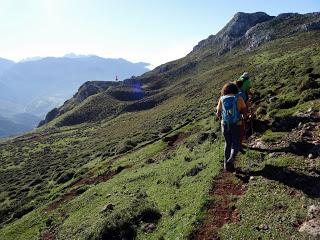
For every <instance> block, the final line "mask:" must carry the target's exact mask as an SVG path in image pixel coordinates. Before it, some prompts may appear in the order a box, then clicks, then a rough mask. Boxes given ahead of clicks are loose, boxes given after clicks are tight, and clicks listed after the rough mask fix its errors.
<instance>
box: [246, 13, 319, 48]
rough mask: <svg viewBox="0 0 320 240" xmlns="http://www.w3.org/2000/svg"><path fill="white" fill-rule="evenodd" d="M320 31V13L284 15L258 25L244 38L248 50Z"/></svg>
mask: <svg viewBox="0 0 320 240" xmlns="http://www.w3.org/2000/svg"><path fill="white" fill-rule="evenodd" d="M319 29H320V13H309V14H298V13H283V14H280V15H279V16H277V17H275V18H273V19H271V20H270V21H267V22H263V23H260V24H257V25H256V26H254V27H252V28H251V29H249V30H248V31H247V32H246V33H245V36H244V41H243V42H245V45H246V46H247V50H251V49H254V48H256V47H258V46H260V45H261V44H262V43H265V42H268V41H271V40H273V39H277V38H281V37H285V36H289V35H292V34H294V33H297V32H305V31H313V30H319Z"/></svg>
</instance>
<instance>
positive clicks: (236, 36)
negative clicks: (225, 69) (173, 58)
mask: <svg viewBox="0 0 320 240" xmlns="http://www.w3.org/2000/svg"><path fill="white" fill-rule="evenodd" d="M272 18H273V17H272V16H269V15H268V14H266V13H264V12H256V13H243V12H239V13H236V14H235V15H234V17H233V18H232V19H231V21H230V22H229V23H228V24H227V25H226V26H225V27H224V28H223V29H222V30H221V31H219V32H218V33H217V34H216V35H211V36H209V37H208V38H207V39H205V40H203V41H201V42H199V43H198V45H197V46H195V47H194V48H193V51H197V50H199V49H201V48H203V47H207V46H211V47H214V46H215V45H216V46H218V54H223V53H224V52H225V51H227V50H229V49H230V48H233V47H234V46H236V45H238V44H239V41H240V40H241V38H242V37H243V36H244V35H245V33H246V32H247V31H248V30H249V29H250V28H252V27H253V26H255V25H256V24H258V23H262V22H265V21H269V20H270V19H272Z"/></svg>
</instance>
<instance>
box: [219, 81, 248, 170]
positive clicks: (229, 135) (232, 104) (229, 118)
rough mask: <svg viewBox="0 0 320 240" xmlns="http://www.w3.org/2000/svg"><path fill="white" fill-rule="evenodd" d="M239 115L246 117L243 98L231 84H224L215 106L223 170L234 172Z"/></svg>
mask: <svg viewBox="0 0 320 240" xmlns="http://www.w3.org/2000/svg"><path fill="white" fill-rule="evenodd" d="M241 115H242V116H243V118H245V117H246V115H247V107H246V104H245V102H244V100H243V98H242V97H241V96H240V95H239V94H238V87H237V85H235V84H233V83H231V82H230V83H226V84H225V85H224V86H223V88H222V90H221V97H220V99H219V102H218V106H217V113H216V117H217V119H221V128H222V133H223V136H224V139H225V145H224V169H225V170H227V171H231V172H233V171H234V161H235V158H236V156H237V154H238V152H239V147H240V124H241Z"/></svg>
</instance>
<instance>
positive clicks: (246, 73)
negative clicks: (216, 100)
mask: <svg viewBox="0 0 320 240" xmlns="http://www.w3.org/2000/svg"><path fill="white" fill-rule="evenodd" d="M241 77H244V78H248V77H249V73H248V72H244V73H243V74H242V75H241Z"/></svg>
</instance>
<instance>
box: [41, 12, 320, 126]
mask: <svg viewBox="0 0 320 240" xmlns="http://www.w3.org/2000/svg"><path fill="white" fill-rule="evenodd" d="M297 18H298V20H299V21H298V22H297V23H296V24H292V22H294V21H297ZM286 21H288V24H289V25H290V24H291V25H290V27H287V28H286V29H282V26H280V27H278V25H279V24H283V23H284V22H286ZM272 25H273V26H275V27H276V28H277V29H278V28H280V29H279V30H278V31H272V27H271V26H272ZM309 25H310V26H315V27H314V28H309V29H308V28H307V27H306V26H309ZM318 25H319V26H318ZM270 29H271V30H270ZM318 29H320V13H316V12H315V13H310V14H297V13H290V14H289V13H284V14H280V15H278V16H276V17H274V16H269V15H268V14H266V13H264V12H256V13H243V12H239V13H236V14H235V15H234V17H233V18H232V19H231V20H230V21H229V22H228V23H227V25H226V26H225V27H224V28H222V30H220V31H219V32H218V33H217V34H216V35H211V36H209V37H208V38H207V39H206V40H203V41H201V42H200V43H198V45H197V46H196V47H195V48H194V49H193V50H192V51H191V52H190V53H189V54H188V55H187V56H186V57H185V59H188V57H189V56H190V57H192V56H193V55H196V54H198V53H199V52H201V51H202V50H203V49H204V50H207V48H208V46H209V47H210V48H211V50H210V51H213V54H217V56H221V55H222V54H226V53H227V52H229V51H230V50H231V49H232V48H236V47H240V46H244V47H245V48H246V50H247V51H250V50H253V49H255V48H257V47H258V46H259V45H261V44H262V43H265V42H268V41H271V40H274V39H277V38H281V37H284V36H287V35H288V34H289V35H290V34H294V33H297V32H304V31H313V30H318ZM211 54H212V53H211ZM182 59H184V58H182ZM178 61H179V60H176V61H172V62H170V63H167V64H163V65H161V66H159V67H157V68H156V69H154V70H152V71H150V72H147V73H145V74H143V75H141V76H139V77H133V78H131V79H125V80H124V81H123V85H127V86H128V87H130V85H132V84H141V85H143V86H144V88H143V89H142V91H144V89H150V90H151V89H152V90H157V89H160V88H161V86H160V85H159V86H156V84H155V83H156V82H161V84H162V85H164V84H166V83H165V80H164V78H166V77H174V75H175V74H180V72H186V71H191V69H194V68H195V66H196V65H197V62H196V61H194V60H193V61H189V62H188V60H187V62H186V63H185V64H184V65H182V66H180V67H179V69H176V70H174V63H175V62H178ZM170 65H172V66H171V67H170ZM170 71H171V73H169V72H170ZM159 73H162V74H163V75H165V74H167V75H168V76H164V77H160V78H159V79H157V80H156V81H155V79H154V77H152V74H159ZM168 73H169V74H168ZM150 76H151V77H150ZM149 83H150V84H153V85H154V86H155V87H151V86H150V84H149ZM148 84H149V86H148ZM147 86H148V87H147ZM83 87H85V86H83ZM115 87H116V86H115ZM81 88H82V87H80V88H79V89H81ZM106 90H107V89H105V90H103V91H106ZM105 94H108V93H107V92H105ZM127 94H128V93H127ZM90 96H91V95H90ZM111 97H112V96H111ZM70 101H72V99H70ZM141 101H143V99H142V100H141V99H139V102H140V103H141ZM125 104H126V103H125ZM151 106H152V105H151ZM61 109H67V108H64V107H63V106H62V107H61ZM124 109H125V108H124ZM68 110H71V108H68ZM63 113H65V111H63ZM96 114H98V113H96ZM60 115H62V112H59V111H57V112H56V116H60ZM50 116H52V112H51V113H50ZM79 117H80V116H79ZM80 118H82V119H87V118H85V117H83V116H81V117H80ZM49 119H50V120H53V119H54V118H48V119H47V120H49ZM48 122H49V121H43V122H42V123H41V125H43V124H44V123H48ZM76 122H77V123H79V122H78V121H76ZM68 124H72V122H71V123H70V122H68Z"/></svg>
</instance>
